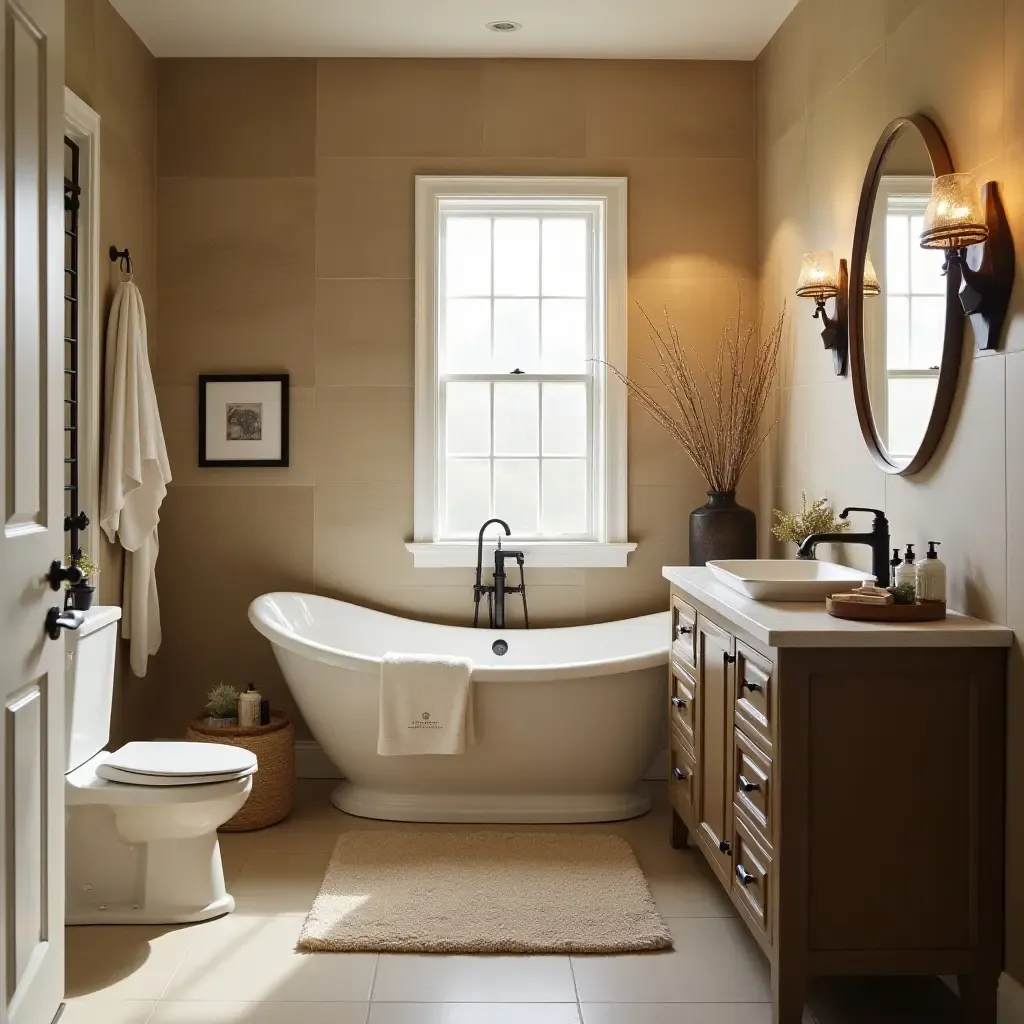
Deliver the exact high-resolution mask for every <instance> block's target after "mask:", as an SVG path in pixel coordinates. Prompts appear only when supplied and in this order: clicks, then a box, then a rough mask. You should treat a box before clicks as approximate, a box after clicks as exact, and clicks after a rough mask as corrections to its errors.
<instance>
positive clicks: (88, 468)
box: [62, 86, 103, 562]
mask: <svg viewBox="0 0 1024 1024" xmlns="http://www.w3.org/2000/svg"><path fill="white" fill-rule="evenodd" d="M64 134H65V135H66V136H67V137H68V138H69V139H71V140H72V141H73V142H75V143H76V144H77V145H78V152H79V168H78V170H79V184H80V186H81V189H82V191H81V194H80V197H79V201H80V203H81V205H80V207H79V211H78V367H79V376H78V402H79V412H78V507H79V508H80V509H81V510H82V511H84V512H85V513H86V514H87V515H88V517H89V526H88V527H87V528H86V529H85V530H84V531H83V532H81V533H80V534H79V543H80V545H81V547H82V549H83V550H84V551H86V552H87V553H88V554H89V555H90V556H91V557H92V559H93V561H96V562H98V561H99V557H100V547H101V543H102V542H101V535H100V418H101V404H102V400H103V360H102V355H103V344H102V337H103V336H102V334H101V332H100V271H99V268H100V266H101V263H100V115H99V114H97V113H96V111H95V110H93V109H92V107H90V106H89V104H88V103H86V102H85V100H83V99H82V98H81V97H80V96H78V95H77V94H75V93H74V92H72V91H71V90H70V89H69V88H67V86H65V87H64ZM62 145H63V143H62Z"/></svg>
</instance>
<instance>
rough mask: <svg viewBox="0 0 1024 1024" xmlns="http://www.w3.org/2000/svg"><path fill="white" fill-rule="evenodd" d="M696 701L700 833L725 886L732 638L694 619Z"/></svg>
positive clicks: (729, 804) (729, 812)
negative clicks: (697, 690) (696, 668)
mask: <svg viewBox="0 0 1024 1024" xmlns="http://www.w3.org/2000/svg"><path fill="white" fill-rule="evenodd" d="M697 660H698V675H699V685H700V700H699V701H698V723H699V724H698V746H699V749H698V751H697V761H698V763H699V765H700V775H699V779H698V785H699V787H700V799H699V801H698V814H699V815H700V826H699V828H698V830H697V831H698V835H699V837H700V838H701V839H702V841H703V843H704V845H705V847H706V848H707V850H708V852H709V854H710V857H711V862H712V867H714V868H715V870H716V871H717V872H718V874H719V876H720V877H721V878H722V879H723V881H725V883H726V885H729V884H730V882H729V872H730V870H731V868H730V865H731V863H732V862H731V858H730V856H729V844H730V840H731V818H732V734H733V724H732V723H733V708H732V704H733V692H732V691H733V686H732V678H733V671H732V669H733V664H732V663H733V661H734V660H735V659H734V657H733V639H732V637H731V636H730V635H729V634H728V633H726V632H725V631H724V630H722V629H720V628H719V627H718V626H716V625H715V624H714V623H713V622H710V621H709V620H707V619H705V618H704V617H703V616H700V617H699V618H698V620H697Z"/></svg>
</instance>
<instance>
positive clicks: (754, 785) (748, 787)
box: [740, 775, 761, 793]
mask: <svg viewBox="0 0 1024 1024" xmlns="http://www.w3.org/2000/svg"><path fill="white" fill-rule="evenodd" d="M760 788H761V783H759V782H751V781H750V779H748V778H747V777H746V776H745V775H741V776H740V789H742V790H743V792H744V793H752V792H753V791H754V790H755V789H760Z"/></svg>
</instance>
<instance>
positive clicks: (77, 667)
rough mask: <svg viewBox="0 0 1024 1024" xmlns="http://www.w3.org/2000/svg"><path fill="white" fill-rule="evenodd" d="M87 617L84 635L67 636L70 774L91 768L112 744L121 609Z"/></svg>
mask: <svg viewBox="0 0 1024 1024" xmlns="http://www.w3.org/2000/svg"><path fill="white" fill-rule="evenodd" d="M83 614H84V615H85V621H84V622H83V623H82V625H81V626H79V627H78V629H76V630H66V631H65V632H64V644H65V665H64V693H65V700H66V704H65V710H64V714H65V756H66V761H65V769H64V770H65V772H70V771H74V770H75V769H76V768H78V767H79V766H80V765H82V764H85V762H86V761H88V760H89V758H90V757H92V756H93V755H94V754H98V753H99V752H100V751H101V750H102V749H103V748H104V747H105V746H106V745H107V740H108V739H110V712H111V707H112V705H113V700H114V658H115V656H116V654H117V633H118V627H117V622H118V619H120V618H121V609H120V608H116V607H108V606H101V607H99V608H90V609H89V610H88V611H87V612H84V613H83Z"/></svg>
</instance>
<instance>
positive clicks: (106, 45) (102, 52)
mask: <svg viewBox="0 0 1024 1024" xmlns="http://www.w3.org/2000/svg"><path fill="white" fill-rule="evenodd" d="M94 19H95V21H94V26H95V33H96V65H95V102H94V106H95V107H96V109H97V110H98V111H99V112H100V114H101V115H102V117H103V144H104V145H106V141H107V137H108V135H109V133H110V132H111V131H115V132H117V133H118V134H119V135H120V136H122V138H124V139H125V140H127V141H128V142H130V143H131V144H132V145H133V146H135V148H136V149H138V150H139V151H140V152H142V153H144V154H146V156H147V158H148V157H149V156H150V155H151V154H152V153H153V152H154V151H155V148H156V92H157V84H156V60H155V59H154V58H153V55H152V54H151V53H150V52H149V50H147V49H146V46H145V44H144V43H143V42H142V40H141V39H139V37H138V36H137V35H136V34H135V33H134V32H133V31H132V30H131V27H130V26H129V25H128V23H127V22H126V21H125V20H124V18H122V17H121V15H120V14H118V13H117V11H115V10H114V8H113V6H112V5H111V4H110V3H109V2H108V0H96V3H95V9H94Z"/></svg>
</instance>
